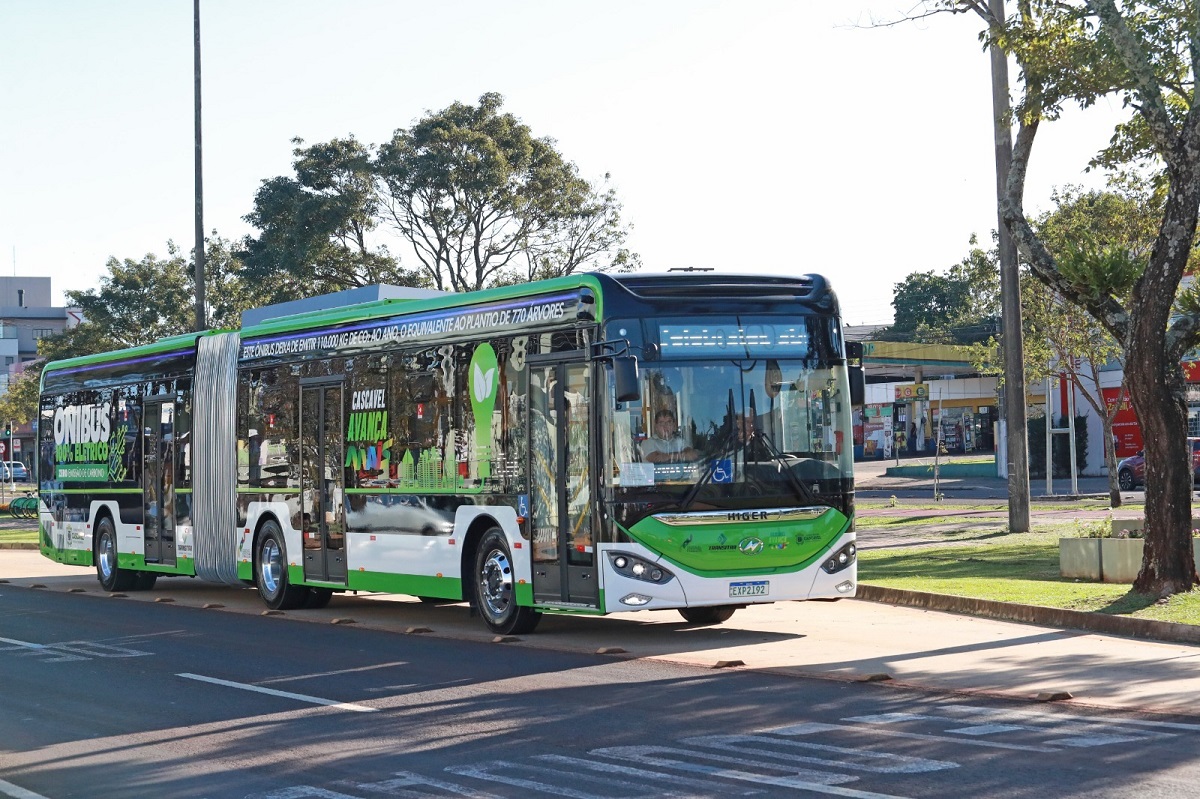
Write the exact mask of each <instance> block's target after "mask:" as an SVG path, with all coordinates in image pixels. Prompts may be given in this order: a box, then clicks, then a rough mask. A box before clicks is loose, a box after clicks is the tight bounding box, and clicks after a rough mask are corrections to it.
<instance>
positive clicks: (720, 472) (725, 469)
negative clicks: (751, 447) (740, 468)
mask: <svg viewBox="0 0 1200 799" xmlns="http://www.w3.org/2000/svg"><path fill="white" fill-rule="evenodd" d="M712 481H713V482H714V483H732V482H733V461H732V460H730V459H729V458H722V459H720V460H716V461H713V472H712Z"/></svg>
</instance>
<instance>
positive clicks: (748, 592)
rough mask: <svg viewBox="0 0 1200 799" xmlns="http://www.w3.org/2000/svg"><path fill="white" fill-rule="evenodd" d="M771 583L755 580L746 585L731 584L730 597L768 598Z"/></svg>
mask: <svg viewBox="0 0 1200 799" xmlns="http://www.w3.org/2000/svg"><path fill="white" fill-rule="evenodd" d="M770 587H771V582H770V581H769V580H754V581H752V582H745V583H730V584H729V595H730V596H766V595H767V594H768V593H769V589H770Z"/></svg>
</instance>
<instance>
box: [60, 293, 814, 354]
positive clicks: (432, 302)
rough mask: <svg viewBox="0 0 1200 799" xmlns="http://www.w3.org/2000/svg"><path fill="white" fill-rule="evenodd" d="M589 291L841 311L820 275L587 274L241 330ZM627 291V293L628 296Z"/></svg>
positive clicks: (598, 307) (161, 344)
mask: <svg viewBox="0 0 1200 799" xmlns="http://www.w3.org/2000/svg"><path fill="white" fill-rule="evenodd" d="M583 289H590V290H591V294H592V299H593V301H594V302H595V308H594V309H593V313H594V318H596V319H602V318H604V307H603V306H604V303H605V302H606V300H607V301H609V302H610V303H611V302H613V301H616V304H617V305H624V304H625V303H624V302H622V301H621V300H622V299H624V300H626V301H631V302H634V303H636V302H639V301H640V302H655V301H668V302H678V301H680V300H693V301H698V302H713V301H715V300H720V299H731V298H738V299H741V298H744V299H747V300H755V301H758V302H799V303H801V304H804V305H808V306H811V307H813V308H814V309H816V310H819V311H823V312H829V313H834V312H836V311H837V307H838V306H837V297H836V295H835V294H834V293H833V291H832V290H831V289H830V288H829V284H828V282H827V281H826V280H825V279H824V278H823V277H821V276H820V275H813V274H807V275H760V274H749V273H730V272H711V271H702V270H678V271H672V272H642V273H632V272H631V273H615V274H607V273H600V272H581V273H577V274H573V275H567V276H565V277H558V278H551V279H549V280H539V281H534V282H532V283H521V284H518V285H515V286H503V287H500V288H492V289H484V290H482V291H472V292H463V293H457V294H453V293H449V294H442V295H437V296H432V297H428V298H424V299H421V298H388V299H382V300H374V301H371V302H365V303H359V304H356V305H347V306H343V307H338V308H329V309H322V310H315V311H308V312H305V313H299V314H292V315H290V316H283V317H278V318H275V319H271V320H269V321H265V322H262V323H260V324H256V325H251V326H248V327H243V328H242V329H241V330H240V331H239V332H240V333H241V334H242V336H243V337H252V336H264V335H270V334H273V333H280V332H288V331H297V330H305V329H315V328H320V327H328V326H333V325H339V324H345V323H350V322H356V321H361V320H365V319H376V318H381V317H388V316H396V315H400V314H407V313H421V312H424V311H433V310H440V309H445V308H456V307H467V306H471V305H476V304H483V303H489V302H493V303H494V302H497V301H504V300H508V299H519V298H523V297H530V296H536V295H539V294H545V293H551V292H555V291H564V290H566V291H571V290H578V291H582V290H583ZM621 294H624V295H626V296H625V297H624V298H622V297H621V296H620V295H621ZM223 332H232V331H228V330H210V331H203V332H200V333H184V334H182V335H178V336H171V337H168V338H163V339H159V340H158V341H155V342H153V343H150V344H144V345H141V346H138V347H131V348H128V349H123V350H114V351H110V352H103V353H97V354H94V355H81V356H79V357H77V358H66V359H63V360H58V361H52V362H50V363H49V364H47V365H46V368H45V369H44V370H43V374H45V373H49V372H55V371H60V370H63V369H71V368H75V367H79V366H88V365H94V364H104V363H110V362H114V361H119V360H123V359H128V358H137V357H141V356H150V355H159V354H164V353H170V352H175V351H183V350H187V349H194V348H195V346H196V342H197V341H198V340H199V339H200V338H201V337H202V336H206V335H215V334H217V333H223Z"/></svg>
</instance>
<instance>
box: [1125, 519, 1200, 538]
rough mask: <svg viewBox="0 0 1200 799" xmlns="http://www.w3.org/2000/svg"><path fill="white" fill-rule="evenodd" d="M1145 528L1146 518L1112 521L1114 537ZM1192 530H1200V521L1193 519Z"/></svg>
mask: <svg viewBox="0 0 1200 799" xmlns="http://www.w3.org/2000/svg"><path fill="white" fill-rule="evenodd" d="M1145 527H1146V520H1145V519H1144V518H1142V519H1113V520H1112V534H1113V535H1117V534H1118V533H1120V532H1121V531H1122V530H1129V531H1130V532H1133V531H1135V530H1143V529H1145ZM1192 529H1193V530H1200V519H1196V518H1193V519H1192Z"/></svg>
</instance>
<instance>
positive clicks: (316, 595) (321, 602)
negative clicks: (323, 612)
mask: <svg viewBox="0 0 1200 799" xmlns="http://www.w3.org/2000/svg"><path fill="white" fill-rule="evenodd" d="M331 599H333V589H331V588H309V589H308V596H307V597H306V598H305V599H304V609H305V610H320V609H321V608H323V607H325V606H326V605H328V604H329V600H331Z"/></svg>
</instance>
